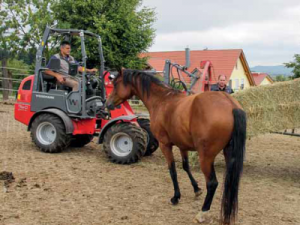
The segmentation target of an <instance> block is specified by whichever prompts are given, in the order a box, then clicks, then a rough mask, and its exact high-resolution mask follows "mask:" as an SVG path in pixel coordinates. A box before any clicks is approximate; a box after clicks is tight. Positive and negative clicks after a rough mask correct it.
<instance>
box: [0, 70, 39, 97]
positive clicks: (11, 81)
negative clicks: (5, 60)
mask: <svg viewBox="0 0 300 225" xmlns="http://www.w3.org/2000/svg"><path fill="white" fill-rule="evenodd" d="M31 72H33V70H31V69H28V68H27V69H22V68H16V67H8V66H6V67H3V66H0V94H1V97H0V98H3V100H7V99H9V98H10V97H11V96H15V93H16V92H17V91H18V89H19V86H20V83H21V82H22V80H23V79H24V78H25V77H28V76H30V75H32V73H31Z"/></svg>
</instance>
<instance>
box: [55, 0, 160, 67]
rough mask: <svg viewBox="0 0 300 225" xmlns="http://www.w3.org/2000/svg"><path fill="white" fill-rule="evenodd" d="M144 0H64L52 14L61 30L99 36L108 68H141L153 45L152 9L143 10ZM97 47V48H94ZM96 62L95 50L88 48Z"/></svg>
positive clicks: (153, 14) (153, 18)
mask: <svg viewBox="0 0 300 225" xmlns="http://www.w3.org/2000/svg"><path fill="white" fill-rule="evenodd" d="M141 3H142V1H141V0H86V1H82V0H64V1H56V2H55V3H54V4H53V7H52V11H53V12H54V15H55V18H56V19H57V21H58V27H63V28H73V29H84V30H90V31H92V32H94V33H96V34H99V35H100V36H101V39H102V43H103V50H104V57H105V60H106V65H107V66H108V67H110V68H114V69H119V68H120V67H127V68H137V69H140V68H142V67H143V66H144V65H145V62H146V59H145V58H144V59H141V58H139V57H138V55H139V53H140V52H143V51H146V50H147V49H148V48H149V47H150V46H151V45H152V43H153V39H154V36H155V30H154V28H153V27H152V26H153V22H154V21H155V13H154V10H153V9H149V8H146V7H143V8H142V7H141ZM94 46H95V45H94ZM87 49H89V50H88V53H89V56H91V58H92V60H94V61H95V60H97V58H96V56H97V54H96V48H95V47H94V48H92V47H90V46H87Z"/></svg>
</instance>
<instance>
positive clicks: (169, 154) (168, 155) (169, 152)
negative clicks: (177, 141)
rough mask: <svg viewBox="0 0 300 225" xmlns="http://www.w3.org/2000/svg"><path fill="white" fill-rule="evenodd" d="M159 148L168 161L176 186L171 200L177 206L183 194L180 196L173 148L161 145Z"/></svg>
mask: <svg viewBox="0 0 300 225" xmlns="http://www.w3.org/2000/svg"><path fill="white" fill-rule="evenodd" d="M159 147H160V149H161V151H162V153H163V154H164V156H165V158H166V160H167V163H168V168H169V171H170V175H171V178H172V181H173V185H174V197H173V198H171V202H172V204H173V205H177V204H178V202H179V199H180V197H181V194H180V189H179V184H178V181H177V172H176V167H175V161H174V155H173V151H172V146H170V145H164V144H162V143H159Z"/></svg>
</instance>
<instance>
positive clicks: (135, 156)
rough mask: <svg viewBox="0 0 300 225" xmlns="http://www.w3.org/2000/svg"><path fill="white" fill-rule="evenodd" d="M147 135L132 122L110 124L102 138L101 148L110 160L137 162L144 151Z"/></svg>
mask: <svg viewBox="0 0 300 225" xmlns="http://www.w3.org/2000/svg"><path fill="white" fill-rule="evenodd" d="M146 146H147V137H146V135H145V133H144V131H143V130H142V129H141V128H139V127H137V126H135V125H134V124H132V123H118V124H115V125H113V126H111V127H110V128H109V129H108V130H107V131H106V133H105V135H104V138H103V150H104V152H105V153H106V154H107V156H108V158H109V160H110V161H112V162H114V163H119V164H131V163H135V162H137V161H138V160H139V159H140V158H141V157H142V156H143V155H144V154H145V151H146Z"/></svg>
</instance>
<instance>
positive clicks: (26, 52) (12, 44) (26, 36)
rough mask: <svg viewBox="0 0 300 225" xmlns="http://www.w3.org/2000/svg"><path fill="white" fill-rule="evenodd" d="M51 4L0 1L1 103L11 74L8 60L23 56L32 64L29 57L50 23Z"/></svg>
mask: <svg viewBox="0 0 300 225" xmlns="http://www.w3.org/2000/svg"><path fill="white" fill-rule="evenodd" d="M53 1H54V0H0V3H1V4H0V49H1V52H0V53H1V55H0V56H1V59H0V60H1V61H2V62H1V73H2V77H3V78H2V88H3V89H5V90H4V91H3V99H4V100H6V99H7V98H8V93H9V92H8V91H7V89H11V88H12V82H11V78H12V77H11V76H12V73H11V72H10V71H8V69H7V67H8V59H9V58H18V59H20V58H21V56H23V57H24V59H26V61H27V62H29V63H33V59H34V58H33V57H32V56H33V55H35V53H36V49H37V46H38V44H39V43H40V39H41V36H42V33H43V31H44V29H45V27H46V24H49V25H51V24H52V23H53V17H52V14H51V13H49V7H50V4H51V3H52V2H53ZM8 53H9V54H8ZM27 56H29V57H27ZM24 61H25V60H24Z"/></svg>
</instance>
